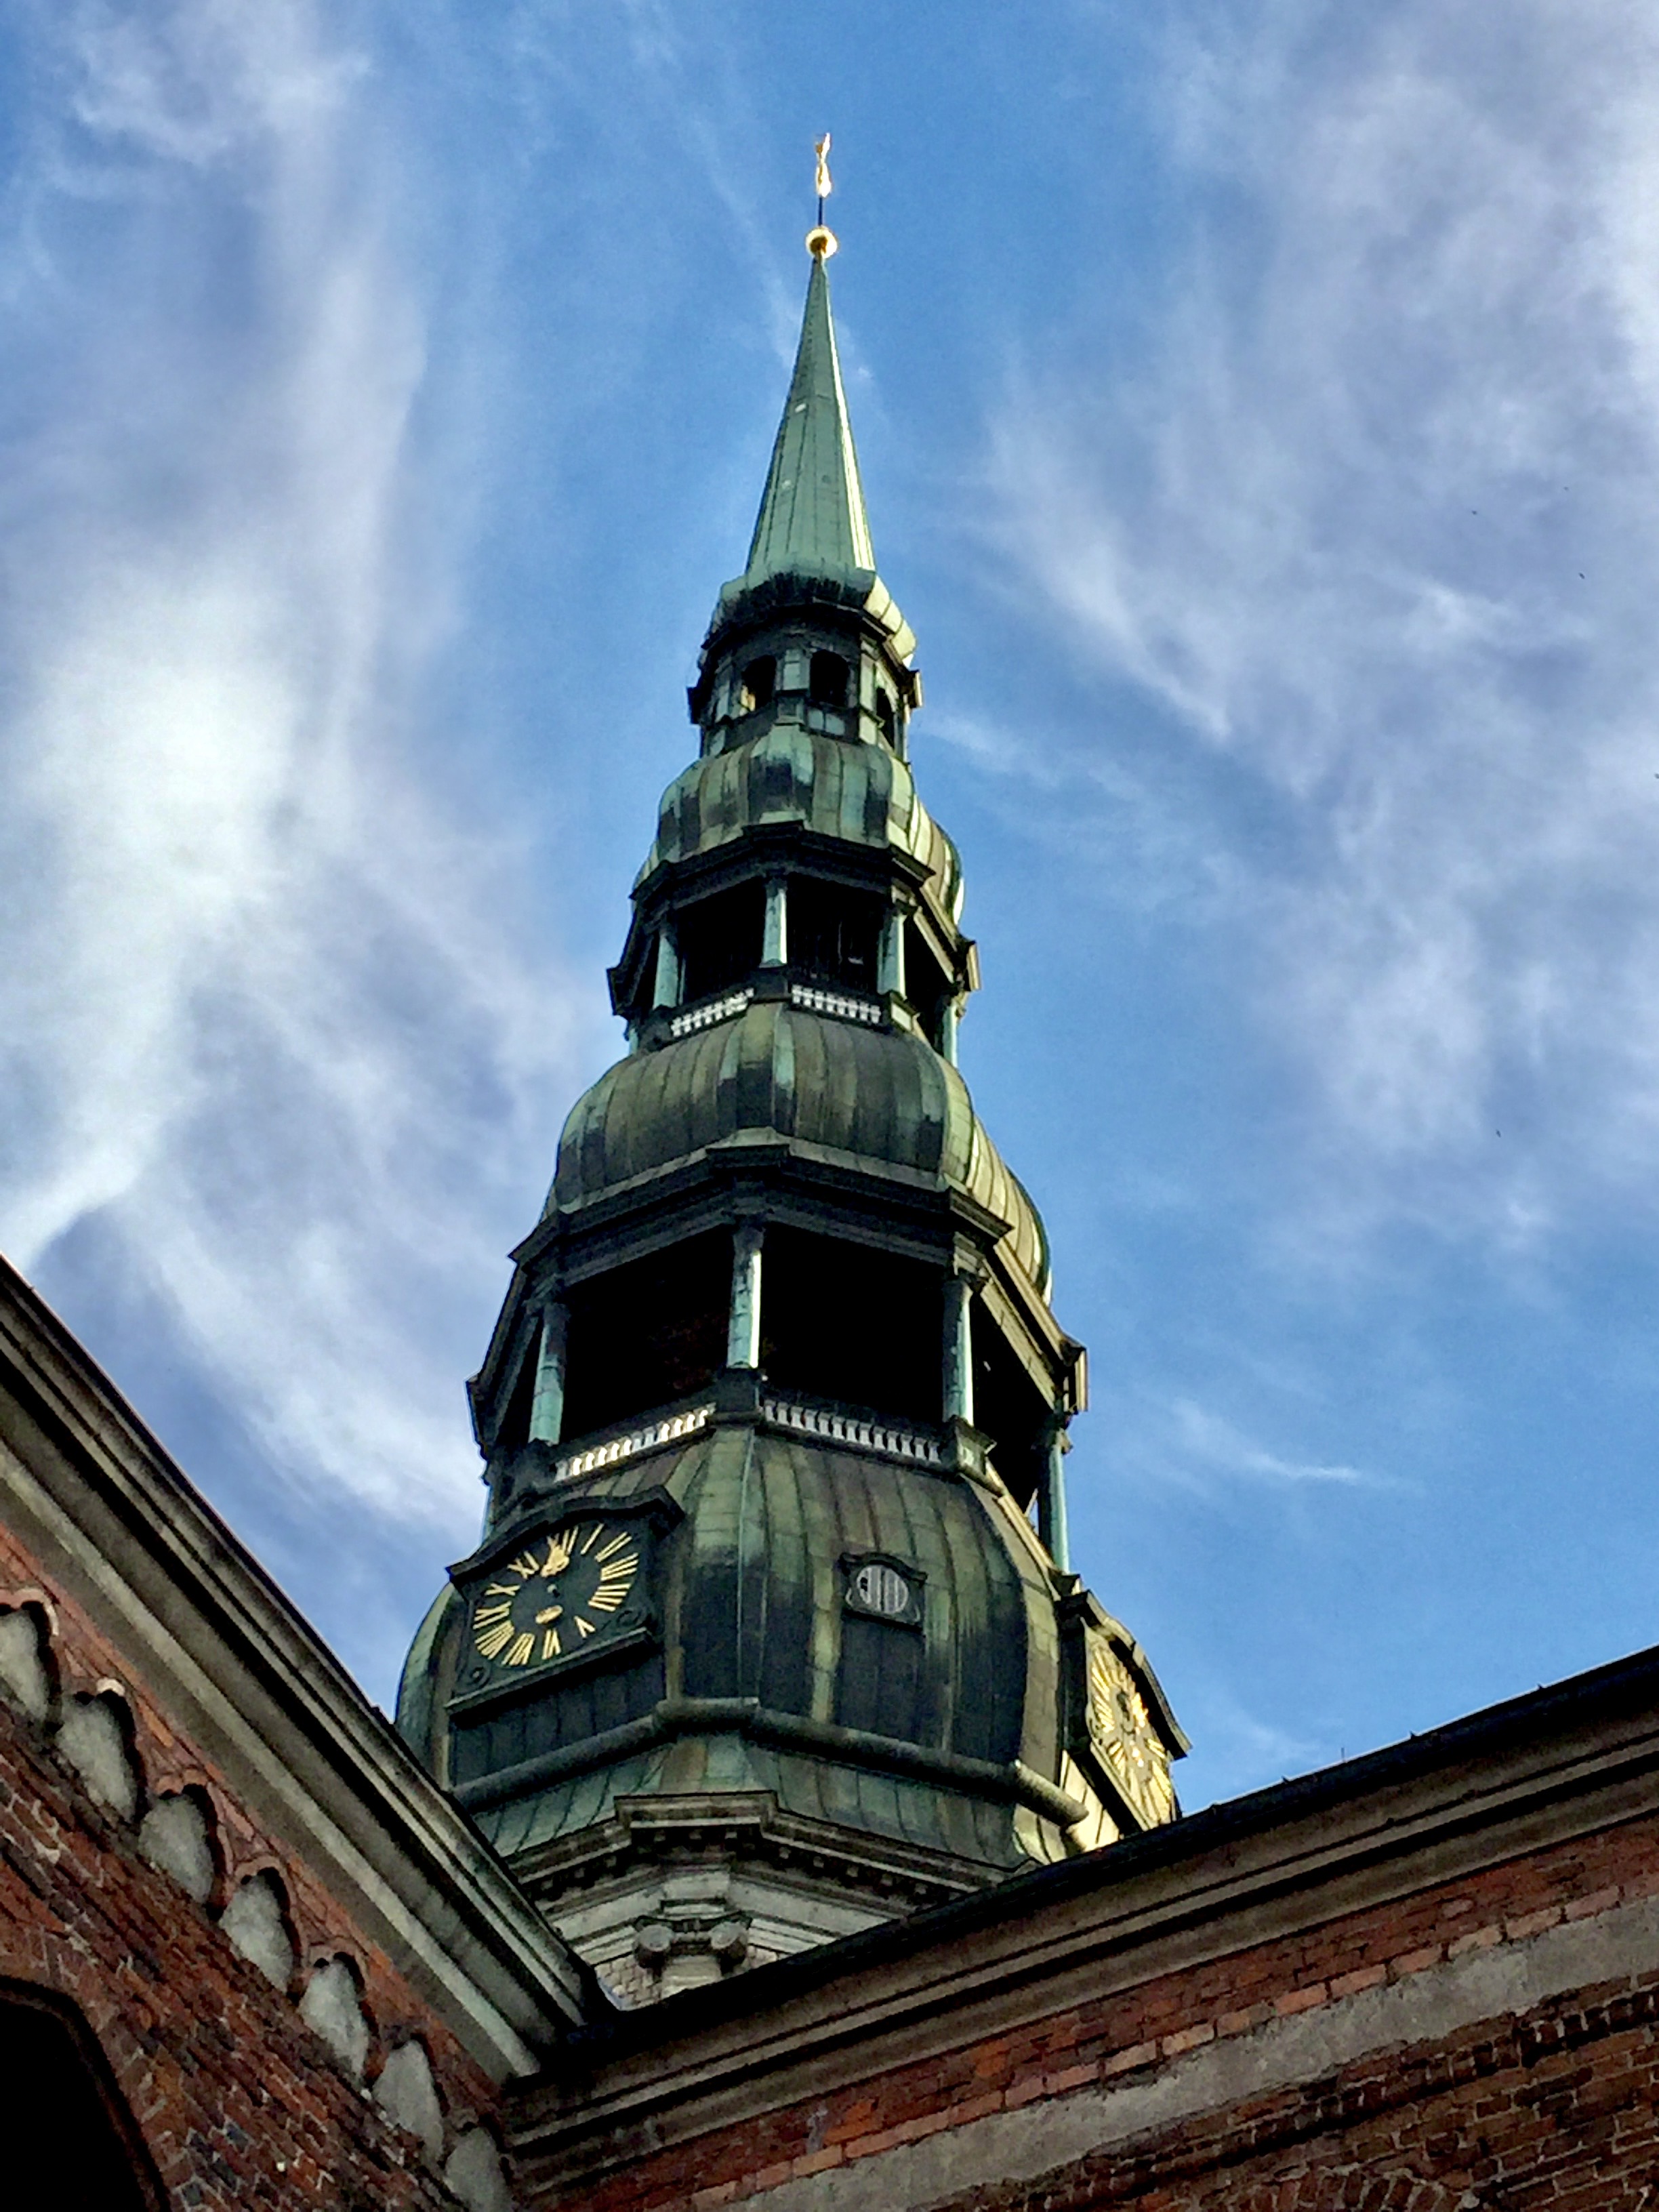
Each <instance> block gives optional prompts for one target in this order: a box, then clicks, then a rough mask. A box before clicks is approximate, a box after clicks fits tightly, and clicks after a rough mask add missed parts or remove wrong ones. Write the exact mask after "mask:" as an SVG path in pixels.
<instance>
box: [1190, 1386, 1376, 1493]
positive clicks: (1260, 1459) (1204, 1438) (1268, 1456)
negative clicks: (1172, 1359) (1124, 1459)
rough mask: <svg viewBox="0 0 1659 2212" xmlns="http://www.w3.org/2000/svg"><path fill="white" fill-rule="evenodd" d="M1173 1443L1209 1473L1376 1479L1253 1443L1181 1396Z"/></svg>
mask: <svg viewBox="0 0 1659 2212" xmlns="http://www.w3.org/2000/svg"><path fill="white" fill-rule="evenodd" d="M1170 1415H1171V1420H1170V1429H1171V1435H1170V1446H1171V1449H1172V1451H1173V1453H1174V1454H1175V1455H1176V1457H1177V1458H1178V1459H1181V1460H1184V1461H1185V1462H1187V1464H1188V1466H1189V1467H1191V1468H1196V1469H1199V1470H1200V1471H1202V1472H1204V1473H1213V1474H1225V1475H1232V1476H1235V1477H1238V1478H1241V1479H1243V1480H1253V1481H1258V1482H1269V1483H1309V1482H1312V1483H1324V1482H1334V1483H1342V1484H1353V1483H1372V1482H1375V1481H1376V1477H1375V1476H1372V1475H1367V1474H1362V1473H1361V1472H1360V1470H1359V1469H1358V1468H1357V1467H1342V1466H1326V1465H1322V1464H1321V1463H1320V1462H1316V1461H1311V1460H1293V1459H1286V1458H1285V1457H1284V1456H1283V1455H1281V1454H1279V1453H1278V1452H1272V1451H1268V1450H1267V1449H1265V1448H1264V1447H1263V1446H1262V1445H1261V1444H1258V1443H1253V1442H1252V1441H1251V1440H1250V1438H1249V1437H1247V1436H1244V1435H1243V1434H1242V1433H1241V1432H1240V1431H1238V1430H1237V1429H1236V1428H1235V1427H1234V1426H1233V1425H1232V1423H1231V1421H1228V1420H1224V1419H1222V1417H1221V1416H1220V1414H1218V1413H1208V1412H1206V1410H1205V1408H1204V1407H1202V1406H1196V1405H1194V1403H1193V1401H1191V1400H1190V1399H1189V1398H1182V1399H1177V1400H1176V1402H1175V1404H1174V1405H1173V1406H1172V1407H1170Z"/></svg>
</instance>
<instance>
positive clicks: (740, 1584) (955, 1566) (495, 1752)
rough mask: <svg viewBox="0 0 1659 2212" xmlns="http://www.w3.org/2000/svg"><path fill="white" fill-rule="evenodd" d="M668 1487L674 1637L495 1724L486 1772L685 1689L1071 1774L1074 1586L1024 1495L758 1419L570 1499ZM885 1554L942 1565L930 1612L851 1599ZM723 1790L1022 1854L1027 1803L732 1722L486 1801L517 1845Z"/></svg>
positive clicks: (421, 1710)
mask: <svg viewBox="0 0 1659 2212" xmlns="http://www.w3.org/2000/svg"><path fill="white" fill-rule="evenodd" d="M658 1490H665V1491H666V1492H668V1494H669V1495H670V1496H671V1498H673V1499H674V1501H675V1502H676V1504H678V1505H679V1506H680V1507H681V1508H682V1509H683V1510H684V1520H683V1521H681V1522H680V1523H679V1524H678V1527H677V1528H675V1529H673V1530H672V1531H671V1534H668V1535H667V1536H666V1537H665V1539H664V1540H663V1544H662V1548H661V1552H660V1555H659V1569H658V1572H659V1583H658V1589H657V1598H658V1602H659V1605H660V1607H661V1612H662V1620H663V1628H664V1640H663V1651H662V1652H661V1653H658V1654H653V1655H650V1656H647V1658H645V1659H643V1660H641V1661H640V1662H637V1663H636V1664H635V1665H634V1666H632V1667H631V1668H627V1667H618V1668H613V1669H611V1670H610V1671H608V1672H601V1673H595V1674H590V1675H587V1676H585V1677H582V1678H580V1679H578V1680H575V1681H574V1682H573V1683H571V1684H570V1685H569V1686H567V1687H564V1688H562V1689H559V1690H556V1691H554V1692H550V1694H548V1695H546V1696H544V1697H543V1698H540V1699H527V1700H526V1701H525V1702H524V1703H523V1704H521V1705H518V1706H516V1707H514V1708H513V1709H512V1710H511V1711H509V1712H508V1713H507V1714H506V1715H505V1716H504V1717H501V1719H500V1720H498V1721H496V1722H494V1723H490V1726H491V1728H492V1731H493V1734H492V1741H491V1742H490V1744H489V1748H488V1753H487V1755H486V1756H485V1757H484V1758H483V1762H482V1765H481V1768H480V1771H498V1770H499V1769H500V1768H501V1767H504V1766H508V1765H515V1764H517V1763H518V1762H520V1761H522V1760H525V1759H532V1758H533V1757H535V1756H536V1755H537V1754H538V1753H542V1752H545V1751H548V1750H550V1749H556V1748H560V1747H563V1746H565V1745H569V1744H580V1742H581V1741H584V1740H585V1739H586V1738H588V1737H591V1736H592V1735H596V1734H597V1733H599V1731H601V1730H603V1729H611V1728H617V1727H619V1726H622V1725H623V1724H625V1723H628V1722H629V1721H632V1720H635V1719H638V1718H640V1717H641V1716H642V1715H645V1714H647V1713H648V1712H649V1711H651V1710H652V1708H653V1705H655V1704H656V1703H657V1701H658V1700H659V1699H661V1698H662V1697H664V1696H665V1695H666V1696H668V1697H671V1698H688V1699H732V1698H741V1699H753V1700H755V1701H756V1703H757V1705H759V1706H761V1707H763V1708H765V1709H766V1710H768V1711H772V1712H776V1713H781V1714H792V1715H798V1716H800V1717H803V1718H806V1719H809V1720H813V1721H818V1722H828V1723H837V1724H840V1725H842V1726H854V1727H859V1728H863V1729H869V1728H870V1727H871V1723H872V1720H878V1721H879V1723H880V1725H879V1727H878V1729H876V1730H875V1731H874V1732H875V1733H878V1734H879V1735H884V1736H887V1737H890V1738H892V1739H894V1740H896V1741H903V1742H907V1743H911V1744H915V1745H919V1746H922V1747H927V1748H928V1749H931V1750H934V1751H938V1752H942V1753H955V1754H957V1755H959V1756H960V1757H963V1758H964V1759H975V1760H980V1761H984V1762H987V1763H988V1764H990V1765H995V1766H998V1767H1006V1765H1008V1763H1009V1762H1010V1761H1012V1760H1014V1759H1021V1760H1023V1761H1024V1763H1025V1764H1026V1765H1028V1766H1030V1767H1032V1768H1034V1769H1035V1770H1036V1771H1038V1772H1043V1773H1047V1772H1052V1771H1053V1770H1054V1762H1055V1759H1056V1756H1057V1746H1056V1741H1055V1737H1056V1727H1057V1709H1058V1700H1057V1686H1056V1668H1057V1664H1058V1647H1057V1640H1056V1636H1055V1631H1054V1590H1053V1586H1052V1583H1051V1580H1050V1577H1049V1576H1048V1572H1047V1571H1045V1569H1044V1567H1043V1565H1042V1563H1041V1561H1040V1559H1039V1558H1038V1555H1037V1553H1036V1548H1035V1547H1034V1546H1032V1545H1030V1544H1029V1543H1027V1542H1025V1541H1023V1540H1019V1536H1018V1530H1014V1529H1012V1526H1011V1523H1012V1509H1011V1508H1009V1507H1007V1506H1006V1504H1004V1503H1003V1502H1002V1501H1000V1500H999V1499H998V1498H995V1497H994V1496H992V1495H990V1494H989V1493H987V1492H985V1491H983V1490H981V1488H979V1487H978V1486H975V1485H974V1484H973V1483H970V1482H969V1481H966V1480H962V1479H960V1478H958V1477H954V1476H951V1475H948V1474H921V1473H919V1472H918V1471H917V1470H916V1469H915V1468H909V1467H906V1466H902V1465H900V1464H897V1463H895V1462H889V1461H885V1460H882V1459H878V1458H873V1457H870V1456H866V1455H862V1454H859V1453H854V1452H852V1451H848V1450H841V1449H835V1448H833V1447H830V1446H826V1445H823V1444H819V1443H810V1442H805V1441H797V1440H796V1439H794V1438H793V1437H787V1436H782V1435H779V1434H777V1433H775V1432H774V1431H768V1430H765V1429H756V1428H753V1427H744V1426H734V1427H729V1428H718V1429H715V1430H713V1431H708V1432H706V1433H705V1434H704V1435H702V1437H698V1438H697V1439H696V1440H695V1441H694V1442H692V1443H689V1444H687V1445H684V1446H682V1447H681V1448H679V1449H678V1450H677V1451H667V1452H659V1453H654V1454H653V1455H650V1456H648V1457H646V1458H642V1459H639V1460H636V1461H635V1462H632V1463H631V1464H629V1465H625V1466H623V1467H621V1468H616V1469H614V1470H612V1471H611V1472H610V1473H609V1474H604V1475H601V1476H598V1477H595V1478H591V1479H589V1480H586V1481H584V1482H582V1483H580V1484H579V1485H573V1486H570V1488H569V1490H568V1492H561V1493H560V1495H561V1499H563V1498H564V1497H566V1496H568V1498H569V1500H570V1503H571V1505H572V1508H573V1509H574V1510H583V1509H586V1510H594V1509H600V1508H602V1506H603V1504H605V1502H607V1501H608V1502H613V1503H614V1502H615V1501H617V1500H621V1499H623V1498H634V1497H639V1496H641V1495H644V1494H646V1493H648V1492H655V1491H658ZM1011 1536H1012V1537H1013V1538H1014V1539H1015V1540H1016V1541H1011ZM867 1552H876V1553H890V1554H892V1555H895V1556H896V1557H899V1558H902V1559H906V1560H908V1561H909V1562H912V1563H913V1564H914V1565H915V1567H916V1568H917V1569H919V1570H920V1571H921V1574H922V1575H923V1576H924V1577H925V1578H926V1579H925V1582H924V1583H923V1585H922V1588H923V1592H924V1595H923V1599H922V1603H921V1616H922V1625H921V1628H920V1630H917V1629H913V1628H908V1627H900V1626H890V1625H888V1624H885V1623H880V1624H873V1623H870V1622H867V1621H860V1620H858V1619H857V1618H856V1616H854V1615H850V1614H849V1613H848V1611H847V1608H846V1606H845V1603H844V1599H845V1591H846V1573H845V1569H844V1566H843V1564H842V1563H843V1561H844V1560H845V1559H846V1558H847V1557H848V1555H849V1554H856V1553H867ZM462 1620H463V1613H462V1608H461V1607H459V1604H456V1605H453V1606H452V1607H450V1608H449V1609H448V1610H447V1612H445V1613H441V1614H435V1616H434V1618H433V1620H431V1622H430V1623H429V1625H428V1630H427V1631H426V1632H423V1636H422V1641H421V1644H419V1645H418V1646H417V1654H418V1657H417V1658H416V1660H415V1663H412V1665H411V1668H410V1681H409V1685H408V1689H407V1692H406V1697H405V1701H404V1705H403V1707H402V1709H401V1710H400V1712H399V1725H400V1726H401V1727H402V1728H403V1729H404V1730H405V1732H406V1733H407V1734H409V1735H411V1737H415V1738H417V1739H418V1737H419V1735H420V1734H421V1731H422V1729H423V1728H424V1729H431V1728H432V1727H433V1726H434V1725H435V1717H434V1716H433V1715H432V1714H431V1713H430V1711H429V1710H428V1708H427V1707H426V1706H425V1705H423V1704H422V1699H424V1696H425V1694H426V1693H425V1691H424V1689H423V1687H422V1684H423V1682H424V1681H425V1680H428V1678H430V1677H431V1676H432V1675H434V1674H437V1675H439V1676H441V1675H442V1674H444V1672H445V1671H446V1670H447V1668H453V1664H454V1650H453V1647H454V1645H455V1643H456V1641H457V1639H458V1638H459V1636H460V1633H461V1628H462ZM860 1639H862V1640H860ZM872 1700H873V1701H874V1702H873V1703H872ZM716 1786H719V1787H729V1788H732V1789H766V1790H774V1791H775V1793H776V1794H777V1796H778V1801H779V1802H780V1804H781V1805H782V1806H783V1807H784V1808H785V1809H786V1810H787V1811H791V1812H794V1813H799V1814H803V1815H807V1816H811V1817H818V1818H826V1817H827V1818H829V1819H832V1820H841V1821H843V1822H846V1823H848V1825H850V1826H855V1827H863V1828H867V1829H869V1830H870V1831H871V1832H874V1833H878V1834H883V1835H889V1836H894V1837H897V1838H902V1839H905V1840H908V1841H909V1842H912V1843H915V1844H921V1845H923V1846H925V1847H926V1848H927V1849H929V1850H941V1851H947V1852H951V1853H953V1854H955V1855H957V1856H958V1857H966V1858H969V1859H975V1860H979V1861H981V1862H985V1863H991V1864H994V1865H1006V1866H1012V1865H1013V1864H1014V1863H1017V1861H1018V1857H1019V1855H1020V1854H1019V1847H1018V1842H1017V1839H1016V1834H1015V1825H1014V1823H1015V1814H1014V1808H1013V1807H1012V1805H1010V1804H1002V1805H997V1804H987V1803H986V1802H983V1801H976V1800H975V1799H974V1798H973V1797H971V1796H968V1795H966V1794H964V1793H963V1792H961V1791H958V1790H951V1789H949V1788H941V1787H940V1786H939V1785H938V1784H934V1783H930V1782H926V1781H918V1780H913V1779H910V1778H907V1777H904V1776H902V1775H891V1774H883V1773H878V1772H872V1771H860V1770H859V1769H857V1768H854V1767H851V1766H846V1767H843V1766H841V1765H838V1764H837V1763H836V1761H835V1760H833V1759H823V1758H814V1757H807V1756H803V1755H800V1754H798V1753H792V1752H790V1751H789V1750H787V1749H779V1748H777V1747H772V1746H769V1745H767V1744H766V1743H763V1742H758V1743H757V1742H754V1741H748V1740H745V1739H744V1738H741V1737H738V1736H732V1735H693V1736H688V1737H686V1738H685V1739H684V1740H683V1741H679V1742H677V1743H674V1744H671V1745H670V1746H667V1747H655V1748H653V1750H652V1751H651V1752H649V1753H646V1754H643V1755H641V1756H640V1757H636V1758H629V1759H623V1760H621V1761H619V1762H617V1763H616V1764H615V1765H612V1766H611V1767H610V1768H608V1769H607V1770H605V1772H604V1774H603V1775H599V1774H594V1773H587V1774H577V1775H575V1776H573V1777H572V1778H569V1779H567V1780H562V1781H560V1782H558V1783H556V1784H553V1785H552V1786H550V1787H549V1788H545V1789H543V1790H538V1791H535V1792H534V1793H533V1794H532V1795H530V1796H526V1797H524V1798H520V1799H516V1800H513V1801H511V1802H506V1803H503V1804H501V1805H498V1806H495V1807H484V1808H481V1809H480V1810H479V1812H478V1814H477V1818H478V1820H480V1823H481V1825H482V1826H483V1829H484V1832H485V1833H486V1834H487V1835H489V1837H490V1838H491V1840H492V1841H494V1842H495V1844H497V1846H498V1848H500V1849H501V1850H505V1851H507V1852H509V1853H516V1852H518V1851H520V1850H528V1849H530V1848H532V1846H533V1845H535V1844H542V1843H545V1842H547V1841H549V1840H550V1839H551V1838H553V1837H555V1836H556V1835H559V1834H562V1833H563V1832H567V1831H568V1830H569V1829H570V1828H573V1827H576V1826H585V1825H586V1824H588V1823H590V1822H591V1821H592V1820H596V1819H599V1818H602V1817H604V1815H605V1814H606V1813H607V1812H608V1811H609V1809H610V1807H611V1804H612V1803H613V1802H614V1800H615V1798H616V1797H617V1796H620V1795H626V1794H628V1793H629V1792H637V1791H640V1790H652V1789H669V1788H671V1789H677V1790H707V1789H710V1788H714V1787H716Z"/></svg>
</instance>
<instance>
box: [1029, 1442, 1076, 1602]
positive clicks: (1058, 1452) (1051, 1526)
mask: <svg viewBox="0 0 1659 2212" xmlns="http://www.w3.org/2000/svg"><path fill="white" fill-rule="evenodd" d="M1070 1449H1071V1439H1070V1438H1069V1437H1067V1435H1066V1416H1065V1414H1064V1413H1055V1414H1054V1417H1053V1419H1051V1420H1050V1422H1049V1424H1048V1449H1047V1451H1046V1452H1045V1454H1044V1455H1043V1463H1042V1485H1041V1486H1040V1487H1039V1489H1038V1491H1037V1534H1038V1535H1039V1536H1040V1537H1041V1538H1042V1547H1043V1549H1044V1550H1045V1551H1046V1552H1047V1553H1048V1557H1049V1558H1050V1559H1052V1560H1053V1561H1054V1565H1056V1566H1057V1567H1058V1568H1059V1569H1060V1572H1061V1573H1062V1574H1066V1573H1069V1572H1070V1571H1071V1565H1072V1560H1071V1547H1070V1544H1069V1543H1068V1542H1067V1541H1066V1453H1067V1452H1068V1451H1069V1450H1070Z"/></svg>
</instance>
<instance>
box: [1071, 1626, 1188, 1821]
mask: <svg viewBox="0 0 1659 2212" xmlns="http://www.w3.org/2000/svg"><path fill="white" fill-rule="evenodd" d="M1089 1734H1090V1735H1091V1736H1092V1737H1093V1739H1094V1742H1095V1748H1096V1750H1097V1752H1098V1753H1099V1754H1100V1757H1101V1758H1102V1759H1103V1760H1104V1761H1105V1764H1106V1767H1107V1771H1109V1774H1110V1775H1111V1778H1112V1779H1113V1781H1114V1782H1115V1783H1116V1784H1117V1786H1118V1788H1119V1789H1120V1790H1121V1791H1122V1792H1123V1795H1124V1796H1126V1797H1127V1799H1128V1801H1129V1803H1130V1804H1131V1805H1132V1806H1133V1808H1134V1809H1135V1811H1136V1812H1137V1813H1138V1814H1139V1815H1140V1818H1141V1819H1142V1820H1144V1821H1145V1822H1146V1825H1147V1826H1149V1827H1156V1826H1158V1825H1159V1824H1160V1823H1161V1822H1163V1821H1164V1820H1169V1819H1170V1818H1171V1817H1172V1815H1173V1814H1174V1812H1175V1789H1174V1785H1173V1784H1171V1782H1170V1762H1169V1756H1168V1753H1166V1752H1165V1750H1164V1746H1163V1744H1162V1743H1161V1742H1160V1741H1159V1740H1158V1731H1157V1730H1156V1729H1154V1727H1153V1726H1152V1716H1151V1714H1150V1713H1148V1711H1146V1699H1145V1698H1143V1697H1142V1696H1141V1694H1140V1691H1139V1686H1137V1684H1136V1682H1135V1680H1134V1677H1133V1675H1132V1674H1130V1672H1129V1670H1128V1668H1127V1667H1126V1666H1125V1665H1124V1664H1123V1662H1122V1661H1121V1659H1120V1658H1119V1657H1118V1656H1117V1654H1116V1653H1115V1651H1113V1650H1111V1649H1110V1647H1109V1645H1107V1644H1104V1643H1096V1644H1095V1645H1094V1649H1093V1651H1092V1653H1091V1657H1090V1661H1089Z"/></svg>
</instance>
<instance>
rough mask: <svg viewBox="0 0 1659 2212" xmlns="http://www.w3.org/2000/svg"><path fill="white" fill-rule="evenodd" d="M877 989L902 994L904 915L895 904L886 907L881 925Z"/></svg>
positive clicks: (900, 995)
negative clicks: (884, 917)
mask: <svg viewBox="0 0 1659 2212" xmlns="http://www.w3.org/2000/svg"><path fill="white" fill-rule="evenodd" d="M876 988H877V989H878V991H892V992H894V993H896V994H897V996H898V997H899V998H901V999H902V997H903V996H904V915H903V913H902V910H901V909H900V908H897V907H896V906H890V907H889V908H888V909H887V917H886V920H885V921H884V922H883V923H882V926H881V954H880V961H879V967H878V974H877V977H876Z"/></svg>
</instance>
